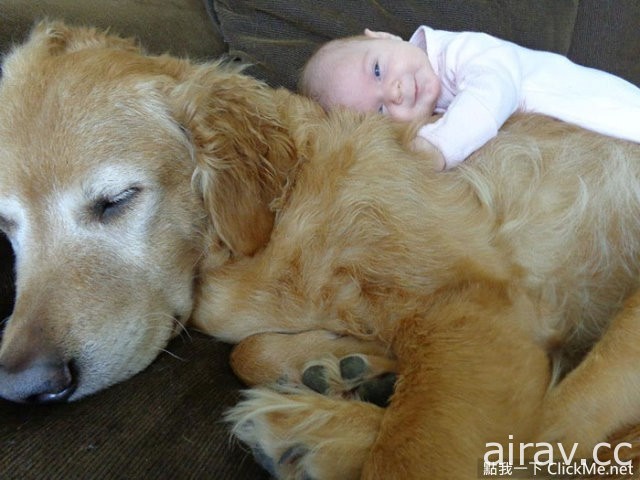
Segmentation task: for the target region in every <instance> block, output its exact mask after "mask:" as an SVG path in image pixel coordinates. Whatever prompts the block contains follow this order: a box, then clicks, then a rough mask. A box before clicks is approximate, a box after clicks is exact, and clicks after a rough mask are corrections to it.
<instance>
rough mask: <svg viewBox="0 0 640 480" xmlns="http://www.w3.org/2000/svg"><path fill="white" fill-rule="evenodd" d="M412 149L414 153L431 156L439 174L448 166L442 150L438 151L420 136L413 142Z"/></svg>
mask: <svg viewBox="0 0 640 480" xmlns="http://www.w3.org/2000/svg"><path fill="white" fill-rule="evenodd" d="M411 148H412V149H413V151H414V152H424V153H428V154H429V156H430V157H431V158H432V159H433V167H434V168H435V169H436V170H437V171H438V172H440V171H442V170H444V167H445V166H446V163H445V161H444V156H443V155H442V153H441V152H440V150H438V149H437V148H436V147H435V146H434V145H433V144H432V143H431V142H429V141H428V140H425V139H424V138H422V137H420V136H418V137H416V138H414V139H413V141H412V142H411Z"/></svg>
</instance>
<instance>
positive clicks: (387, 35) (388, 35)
mask: <svg viewBox="0 0 640 480" xmlns="http://www.w3.org/2000/svg"><path fill="white" fill-rule="evenodd" d="M364 34H365V36H367V37H369V38H381V39H385V40H400V41H402V38H401V37H399V36H398V35H394V34H393V33H388V32H376V31H374V30H369V29H368V28H365V29H364Z"/></svg>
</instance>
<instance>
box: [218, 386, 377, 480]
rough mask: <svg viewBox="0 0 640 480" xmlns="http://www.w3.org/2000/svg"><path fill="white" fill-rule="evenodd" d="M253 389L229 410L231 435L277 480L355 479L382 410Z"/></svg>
mask: <svg viewBox="0 0 640 480" xmlns="http://www.w3.org/2000/svg"><path fill="white" fill-rule="evenodd" d="M289 392H290V393H288V394H284V393H280V392H275V391H271V390H264V389H253V390H249V391H247V392H246V393H245V395H246V399H245V400H243V401H242V402H240V403H239V404H238V405H237V406H236V407H234V408H233V409H232V410H230V411H229V412H228V413H227V415H226V420H227V421H229V422H232V423H233V429H232V432H233V434H234V435H235V436H236V437H237V438H238V439H240V440H241V441H242V442H244V443H245V444H246V445H247V446H248V447H249V448H250V449H251V451H252V452H253V455H254V457H255V459H256V461H257V462H258V463H259V464H260V465H261V466H262V467H263V468H264V469H265V470H267V471H268V472H269V473H270V474H271V475H272V476H273V477H275V478H279V479H296V480H302V479H304V480H309V479H323V480H324V479H344V480H348V479H351V478H354V479H355V478H359V477H360V473H361V470H362V466H363V464H364V461H365V459H366V456H367V454H368V452H369V449H370V447H371V445H372V444H373V442H374V440H375V438H376V436H377V433H378V430H379V427H380V421H381V419H382V413H383V410H382V409H380V408H378V407H375V406H373V405H371V404H367V403H363V402H350V401H344V400H340V399H335V398H331V397H325V396H321V395H317V394H313V393H299V392H292V391H289Z"/></svg>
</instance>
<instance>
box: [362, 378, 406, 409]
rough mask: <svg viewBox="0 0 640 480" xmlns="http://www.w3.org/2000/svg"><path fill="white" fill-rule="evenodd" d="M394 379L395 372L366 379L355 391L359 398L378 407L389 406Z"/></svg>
mask: <svg viewBox="0 0 640 480" xmlns="http://www.w3.org/2000/svg"><path fill="white" fill-rule="evenodd" d="M396 380H397V376H396V374H395V373H386V374H384V375H381V376H380V377H376V378H373V379H371V380H367V381H366V382H364V383H363V384H362V385H360V386H359V387H358V388H357V390H356V393H357V395H358V397H359V398H360V400H363V401H365V402H369V403H373V404H374V405H378V406H379V407H387V406H389V401H390V399H391V395H393V390H394V388H395V384H396Z"/></svg>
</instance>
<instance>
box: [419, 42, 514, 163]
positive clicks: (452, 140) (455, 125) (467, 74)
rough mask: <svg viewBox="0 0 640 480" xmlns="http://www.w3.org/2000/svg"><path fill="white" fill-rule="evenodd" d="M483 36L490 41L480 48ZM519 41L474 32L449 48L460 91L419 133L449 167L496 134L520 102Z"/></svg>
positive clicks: (449, 56) (452, 71)
mask: <svg viewBox="0 0 640 480" xmlns="http://www.w3.org/2000/svg"><path fill="white" fill-rule="evenodd" d="M478 37H479V38H478ZM483 40H486V41H487V42H489V46H488V48H486V49H482V48H481V49H480V50H479V49H478V47H479V46H478V41H480V43H482V41H483ZM471 42H473V45H470V44H471ZM495 43H498V45H497V46H496V44H495ZM514 47H515V46H512V45H511V44H509V43H507V42H503V41H501V40H498V39H495V38H493V37H489V36H486V35H481V34H470V37H469V40H468V41H463V42H459V43H458V45H456V46H455V48H454V49H452V51H450V52H447V54H446V55H447V60H448V62H447V63H448V66H450V65H452V64H453V65H454V70H451V71H450V72H449V75H451V77H452V78H455V83H456V87H457V90H458V93H457V94H456V95H455V97H454V99H453V101H452V102H451V104H450V105H449V107H448V108H447V110H446V112H445V113H444V115H443V117H442V118H441V119H440V120H438V121H437V122H435V123H432V124H429V125H425V126H424V127H422V128H421V129H420V131H419V133H418V134H419V135H420V136H422V137H423V138H425V139H426V140H428V141H429V142H430V143H432V144H433V145H435V146H436V147H437V148H438V149H439V150H440V151H441V152H442V154H443V156H444V158H445V161H446V168H452V167H454V166H456V165H458V164H460V163H461V162H462V161H464V159H466V158H467V157H468V156H469V155H470V154H472V153H473V152H475V151H476V150H477V149H478V148H480V147H481V146H482V145H484V144H485V143H486V142H488V141H489V140H491V139H492V138H493V137H495V135H496V134H497V132H498V129H499V128H500V127H501V126H502V125H503V123H504V122H505V121H506V120H507V118H509V116H511V114H512V113H513V112H515V111H516V109H517V108H518V105H519V102H520V81H521V72H520V65H519V59H518V55H517V52H516V51H515V48H514Z"/></svg>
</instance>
